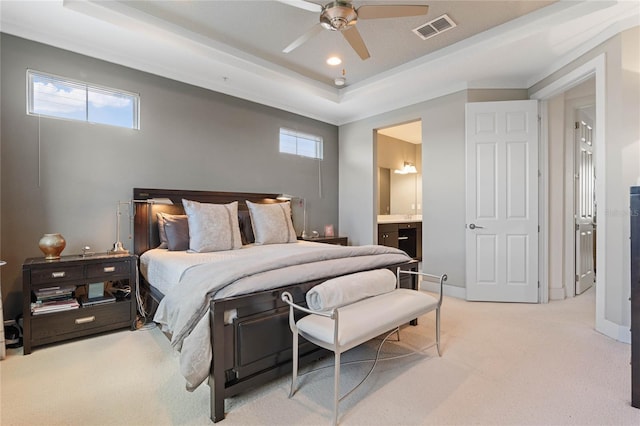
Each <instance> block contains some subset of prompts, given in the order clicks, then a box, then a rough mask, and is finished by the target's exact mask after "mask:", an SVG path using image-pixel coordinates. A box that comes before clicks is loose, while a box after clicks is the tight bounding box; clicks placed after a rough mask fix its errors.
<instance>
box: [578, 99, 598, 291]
mask: <svg viewBox="0 0 640 426" xmlns="http://www.w3.org/2000/svg"><path fill="white" fill-rule="evenodd" d="M574 140H575V161H576V165H575V167H576V168H575V171H576V173H575V182H576V188H575V192H574V193H575V194H576V195H575V203H576V205H575V210H574V211H575V221H576V246H575V247H576V294H581V293H583V292H584V291H585V290H587V289H588V288H589V287H591V286H592V285H593V282H594V280H595V271H594V267H595V262H594V255H595V252H594V244H595V226H594V225H595V221H594V218H595V197H594V195H595V173H594V162H593V122H592V120H591V119H590V118H589V117H588V116H587V115H586V114H585V113H584V111H581V110H578V120H577V121H576V123H575V139H574Z"/></svg>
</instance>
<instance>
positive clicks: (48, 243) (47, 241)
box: [38, 234, 67, 260]
mask: <svg viewBox="0 0 640 426" xmlns="http://www.w3.org/2000/svg"><path fill="white" fill-rule="evenodd" d="M66 245H67V242H66V241H65V240H64V237H63V236H62V235H60V234H44V235H43V236H42V238H40V241H39V242H38V246H39V247H40V250H42V252H43V253H44V258H45V259H46V260H56V259H60V253H62V250H64V248H65V246H66Z"/></svg>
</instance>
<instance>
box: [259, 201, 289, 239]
mask: <svg viewBox="0 0 640 426" xmlns="http://www.w3.org/2000/svg"><path fill="white" fill-rule="evenodd" d="M247 207H249V213H250V215H251V224H252V225H253V235H254V236H255V239H256V240H255V243H256V244H258V245H260V244H281V243H295V242H296V241H297V240H298V238H297V236H296V231H295V229H293V223H292V222H291V205H290V204H289V202H288V201H287V202H285V203H273V204H257V203H252V202H251V201H247Z"/></svg>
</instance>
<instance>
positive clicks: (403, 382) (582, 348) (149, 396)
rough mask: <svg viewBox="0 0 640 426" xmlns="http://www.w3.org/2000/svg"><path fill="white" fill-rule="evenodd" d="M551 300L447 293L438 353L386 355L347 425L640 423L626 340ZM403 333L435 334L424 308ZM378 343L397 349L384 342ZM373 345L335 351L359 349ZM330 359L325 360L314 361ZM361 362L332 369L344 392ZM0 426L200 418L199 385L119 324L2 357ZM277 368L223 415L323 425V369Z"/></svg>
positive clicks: (417, 339)
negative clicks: (284, 373)
mask: <svg viewBox="0 0 640 426" xmlns="http://www.w3.org/2000/svg"><path fill="white" fill-rule="evenodd" d="M593 293H594V292H593V290H591V291H589V292H588V293H587V294H585V295H582V296H579V297H577V298H575V299H570V300H566V301H562V302H552V303H550V304H548V305H521V304H494V303H469V302H465V301H462V300H458V299H452V298H446V299H445V302H444V306H443V327H442V332H443V356H442V358H438V357H437V355H436V353H435V349H434V348H432V349H430V350H428V351H427V352H426V355H414V356H411V357H408V358H405V359H402V360H399V361H387V362H384V363H382V364H379V365H378V367H376V370H375V371H374V373H373V375H372V376H371V377H370V378H369V380H367V381H366V382H365V383H364V384H363V385H362V386H361V387H360V388H359V389H358V390H357V391H356V392H354V393H353V394H352V395H350V396H349V397H348V398H347V399H345V400H344V401H343V402H342V403H341V417H340V423H341V424H344V425H348V424H353V425H431V424H435V425H471V424H473V425H531V424H536V425H564V424H573V425H640V410H638V409H635V408H633V407H631V405H630V396H631V383H630V382H631V372H630V365H629V361H630V353H631V350H630V346H629V345H626V344H622V343H619V342H616V341H614V340H611V339H609V338H607V337H605V336H602V335H600V334H599V333H597V332H595V331H594V330H593V323H594V309H595V300H594V299H595V298H594V294H593ZM420 322H421V324H420V325H419V326H418V327H406V328H404V329H403V331H402V340H403V343H405V344H412V345H416V346H423V345H426V344H429V343H432V342H433V338H432V336H433V324H434V322H433V314H431V315H428V316H426V317H423V318H422V319H421V321H420ZM385 348H386V349H385V353H402V352H405V349H403V348H402V347H398V346H395V344H389V345H388V346H385ZM374 350H375V346H374V345H373V344H369V345H366V347H361V348H357V349H355V350H353V351H350V352H349V353H347V354H346V356H345V358H349V359H358V358H363V357H364V358H367V357H370V356H371V355H372V354H373V352H374ZM324 362H325V363H326V364H331V359H328V360H326V361H324ZM368 365H369V364H356V365H351V366H346V367H343V381H342V383H343V385H342V386H343V390H347V389H348V387H349V385H351V384H354V383H357V381H358V380H359V379H360V378H361V377H362V376H363V374H364V373H365V372H366V371H367V368H368ZM0 375H1V381H0V385H1V389H0V392H1V393H0V396H1V399H2V401H1V407H0V408H1V412H0V423H1V424H2V425H3V426H5V425H63V424H64V425H111V424H123V425H171V424H175V425H206V424H211V421H210V420H209V402H208V396H209V388H208V386H206V385H203V386H201V387H200V388H198V389H197V390H196V392H193V393H189V392H187V391H185V390H184V383H183V381H182V378H181V377H180V375H179V373H178V361H177V357H176V354H175V353H173V352H172V350H171V348H170V346H169V343H168V341H167V339H166V338H165V337H164V335H162V333H161V332H160V331H159V330H158V329H153V330H140V331H136V332H131V331H126V330H125V331H120V332H115V333H110V334H106V335H102V336H98V337H94V338H89V339H83V340H78V341H74V342H70V343H65V344H59V345H53V346H48V347H44V348H36V349H35V350H34V352H33V353H32V354H31V355H28V356H23V355H22V350H21V349H19V350H15V349H13V350H12V349H10V350H8V353H7V359H5V360H4V361H2V362H0ZM288 388H289V381H288V378H287V377H284V378H282V379H279V380H276V381H274V382H272V383H270V384H268V385H266V386H262V387H260V388H258V389H255V390H253V391H251V392H248V393H245V394H243V395H241V396H239V397H236V398H233V399H230V400H227V404H226V405H227V418H226V420H224V421H223V422H222V423H220V424H221V425H224V426H232V425H250V424H254V425H286V424H306V425H326V424H330V423H331V409H332V406H331V404H332V390H333V384H332V370H331V369H330V368H328V369H324V370H320V371H318V372H315V373H312V375H308V376H306V377H305V378H303V379H302V386H301V388H300V389H299V390H298V392H297V394H296V395H295V396H294V398H293V399H288V398H287V394H288Z"/></svg>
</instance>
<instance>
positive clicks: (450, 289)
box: [421, 281, 467, 300]
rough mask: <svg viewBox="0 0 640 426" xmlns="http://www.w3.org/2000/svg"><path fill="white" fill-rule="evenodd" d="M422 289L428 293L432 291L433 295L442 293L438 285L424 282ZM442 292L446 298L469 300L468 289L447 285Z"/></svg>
mask: <svg viewBox="0 0 640 426" xmlns="http://www.w3.org/2000/svg"><path fill="white" fill-rule="evenodd" d="M421 288H422V289H423V290H426V291H430V292H432V293H439V292H440V285H439V284H438V283H432V282H424V281H423V282H422V283H421ZM442 291H443V293H444V295H445V296H450V297H455V298H457V299H463V300H465V299H466V298H467V289H466V288H464V287H458V286H455V285H449V284H445V285H444V286H443V287H442Z"/></svg>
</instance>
